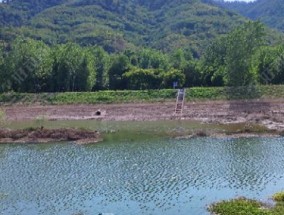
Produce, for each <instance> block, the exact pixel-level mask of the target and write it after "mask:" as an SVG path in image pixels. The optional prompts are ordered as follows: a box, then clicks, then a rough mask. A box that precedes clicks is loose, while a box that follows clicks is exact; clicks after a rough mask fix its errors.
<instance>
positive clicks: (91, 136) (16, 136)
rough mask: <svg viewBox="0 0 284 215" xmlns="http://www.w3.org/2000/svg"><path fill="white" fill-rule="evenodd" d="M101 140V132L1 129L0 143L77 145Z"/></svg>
mask: <svg viewBox="0 0 284 215" xmlns="http://www.w3.org/2000/svg"><path fill="white" fill-rule="evenodd" d="M101 140H102V139H101V135H100V133H99V132H97V131H90V130H84V129H73V128H60V129H45V128H28V129H16V130H11V129H0V143H51V142H62V141H71V142H74V143H76V144H88V143H97V142H99V141H101Z"/></svg>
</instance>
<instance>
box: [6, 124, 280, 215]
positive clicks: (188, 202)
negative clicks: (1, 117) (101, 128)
mask: <svg viewBox="0 0 284 215" xmlns="http://www.w3.org/2000/svg"><path fill="white" fill-rule="evenodd" d="M118 127H119V126H117V127H114V128H115V129H117V128H118ZM146 127H147V128H148V129H149V130H153V129H154V127H155V126H153V127H151V126H150V127H149V126H148V125H147V126H146ZM173 127H174V126H173ZM121 128H123V126H121ZM128 129H130V130H131V129H133V131H134V130H135V126H134V124H133V125H132V126H130V127H129V128H128ZM125 130H126V129H125ZM138 130H139V129H138ZM124 132H125V131H124ZM124 132H123V135H122V134H116V135H108V136H106V138H105V141H104V142H101V143H98V144H94V145H75V144H72V143H53V144H40V145H36V144H26V145H19V144H3V145H0V171H1V174H0V214H3V215H17V214H19V215H37V214H42V215H98V214H105V215H111V214H114V215H125V214H129V215H135V214H145V215H178V214H180V215H189V214H190V215H206V214H209V213H208V212H207V210H206V208H207V206H208V205H209V204H210V203H212V202H216V201H219V200H222V199H229V198H234V197H238V196H246V197H249V198H257V199H259V200H264V201H267V200H268V199H269V197H271V195H272V194H274V193H275V192H277V191H280V190H282V189H284V139H283V138H240V139H232V138H209V137H207V138H194V139H183V140H177V139H174V138H170V137H162V135H149V133H147V132H145V129H144V130H143V131H141V132H140V133H139V131H137V129H136V133H135V132H134V133H133V132H130V133H131V134H132V135H130V134H128V135H126V134H125V133H124ZM134 134H135V135H134Z"/></svg>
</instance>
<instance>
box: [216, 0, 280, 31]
mask: <svg viewBox="0 0 284 215" xmlns="http://www.w3.org/2000/svg"><path fill="white" fill-rule="evenodd" d="M216 2H217V4H218V5H221V6H222V7H224V8H226V9H230V10H234V11H236V12H239V13H240V14H242V15H244V16H246V17H248V18H251V19H253V20H260V21H262V22H264V23H266V24H267V25H268V26H270V27H272V28H276V29H279V30H281V31H284V0H257V1H255V2H253V3H244V2H225V1H223V0H217V1H216Z"/></svg>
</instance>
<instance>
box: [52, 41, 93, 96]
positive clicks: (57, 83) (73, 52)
mask: <svg viewBox="0 0 284 215" xmlns="http://www.w3.org/2000/svg"><path fill="white" fill-rule="evenodd" d="M53 59H54V60H53V69H52V77H51V79H50V90H51V91H54V92H66V91H90V90H91V89H92V87H93V84H94V82H95V71H94V68H93V62H92V56H91V54H90V52H88V50H84V49H83V48H81V47H80V46H79V45H77V44H74V43H68V44H64V45H58V46H56V47H55V48H54V49H53Z"/></svg>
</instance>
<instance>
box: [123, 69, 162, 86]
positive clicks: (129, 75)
mask: <svg viewBox="0 0 284 215" xmlns="http://www.w3.org/2000/svg"><path fill="white" fill-rule="evenodd" d="M162 74H163V71H161V70H159V69H141V68H134V69H132V70H130V71H128V72H126V73H124V74H123V78H124V79H125V80H126V81H127V86H128V89H132V90H146V89H158V88H160V87H161V84H162V78H163V76H162Z"/></svg>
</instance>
